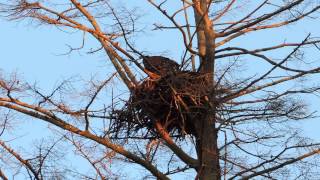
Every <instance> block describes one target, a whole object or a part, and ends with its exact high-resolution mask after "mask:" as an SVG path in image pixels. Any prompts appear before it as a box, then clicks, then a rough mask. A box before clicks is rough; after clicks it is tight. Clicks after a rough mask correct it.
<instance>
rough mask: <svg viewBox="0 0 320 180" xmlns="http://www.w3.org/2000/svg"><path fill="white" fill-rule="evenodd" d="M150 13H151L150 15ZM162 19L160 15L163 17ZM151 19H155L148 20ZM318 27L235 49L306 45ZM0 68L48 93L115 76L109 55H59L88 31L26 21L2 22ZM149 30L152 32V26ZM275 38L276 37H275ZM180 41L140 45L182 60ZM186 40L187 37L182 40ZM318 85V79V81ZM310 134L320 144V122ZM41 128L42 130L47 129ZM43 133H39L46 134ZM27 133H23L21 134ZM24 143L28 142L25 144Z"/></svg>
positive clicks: (151, 38)
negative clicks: (73, 82)
mask: <svg viewBox="0 0 320 180" xmlns="http://www.w3.org/2000/svg"><path fill="white" fill-rule="evenodd" d="M149 8H151V7H149ZM146 15H151V14H148V13H147V11H146ZM156 16H159V14H157V15H156ZM149 20H150V21H151V20H152V18H150V19H148V21H149ZM317 22H318V23H314V22H311V21H305V22H304V23H303V24H297V25H295V26H289V27H287V28H281V29H279V30H276V31H274V32H263V33H258V34H256V35H253V36H250V37H249V36H248V37H245V38H247V39H246V41H243V40H242V39H240V40H237V41H234V42H233V44H235V45H238V46H239V45H240V44H241V45H243V46H246V47H252V48H253V47H257V46H259V47H260V46H261V47H264V46H267V45H269V44H273V42H276V41H277V42H282V41H283V40H284V39H287V40H289V41H295V40H296V41H301V40H302V39H303V37H304V36H305V35H306V34H307V33H308V32H310V31H313V32H314V33H316V34H317V35H318V37H319V35H320V32H319V30H317V28H318V26H319V20H317ZM0 24H1V29H0V32H1V33H0V40H1V43H0V52H1V53H0V69H1V70H2V72H4V73H5V74H7V73H10V72H17V73H18V74H19V75H20V77H21V78H22V79H24V80H26V81H28V82H30V83H32V82H37V83H38V84H39V85H40V87H41V88H42V89H43V90H47V91H50V90H51V89H52V88H54V86H55V85H56V84H57V83H59V82H60V81H61V80H63V79H64V78H68V77H72V76H73V77H81V78H83V79H88V78H90V77H91V76H94V75H97V76H99V77H102V78H103V77H105V75H107V74H108V72H109V65H110V63H109V62H107V59H106V57H105V56H104V54H103V53H97V54H94V55H87V54H86V53H84V52H81V53H78V52H74V53H72V54H70V55H65V56H59V55H58V54H62V53H64V52H67V51H68V48H67V46H66V44H70V45H73V46H75V47H77V46H79V45H80V44H81V36H82V33H80V32H75V33H73V34H67V33H65V32H62V31H60V30H58V29H56V28H54V27H49V26H40V27H37V26H34V25H29V24H27V23H25V22H19V23H17V22H7V21H4V20H0ZM147 28H150V26H148V27H147ZM270 35H272V36H273V35H274V36H273V37H271V36H270ZM176 37H180V36H179V35H177V34H176V33H175V32H173V31H170V32H169V35H168V32H163V33H161V34H159V35H157V36H156V35H154V34H153V33H149V34H146V35H145V36H139V41H138V42H137V44H138V46H139V47H141V48H142V49H143V50H147V51H150V52H153V53H160V52H167V53H166V54H167V55H168V56H169V57H171V58H176V59H178V58H180V57H181V55H182V54H181V52H179V46H180V45H179V44H180V42H179V41H173V39H175V38H176ZM179 39H180V40H181V37H180V38H179ZM95 45H96V44H95V43H94V42H91V41H90V42H89V44H88V45H87V48H90V47H91V46H95ZM312 53H313V54H312V56H314V58H315V61H316V60H317V61H319V60H320V58H319V57H320V53H319V52H312ZM313 80H314V81H317V80H316V79H313ZM307 102H310V104H311V106H310V107H311V109H312V110H318V106H317V104H319V103H318V102H319V99H316V98H314V97H309V98H307ZM29 123H30V124H29V125H31V126H37V127H38V126H39V125H38V124H36V123H33V122H30V121H29ZM299 123H300V124H301V127H302V129H303V130H304V132H305V133H304V134H305V135H306V136H308V137H312V138H314V139H315V140H318V141H320V133H318V127H320V122H319V119H313V120H308V121H306V122H299ZM45 126H46V125H45V124H41V125H40V126H39V128H40V129H41V128H42V127H45ZM40 132H41V131H40V130H39V134H40ZM21 134H23V133H21ZM21 143H22V142H21Z"/></svg>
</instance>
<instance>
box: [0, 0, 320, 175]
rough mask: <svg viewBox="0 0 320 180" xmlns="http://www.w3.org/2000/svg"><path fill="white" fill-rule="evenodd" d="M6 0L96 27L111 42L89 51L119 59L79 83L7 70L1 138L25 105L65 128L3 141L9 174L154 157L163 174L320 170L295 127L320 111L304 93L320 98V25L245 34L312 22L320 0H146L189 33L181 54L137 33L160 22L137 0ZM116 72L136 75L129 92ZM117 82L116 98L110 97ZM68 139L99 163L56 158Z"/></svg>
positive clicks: (23, 17) (129, 78) (23, 12)
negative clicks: (43, 81) (48, 136)
mask: <svg viewBox="0 0 320 180" xmlns="http://www.w3.org/2000/svg"><path fill="white" fill-rule="evenodd" d="M0 2H1V3H0V12H1V14H2V15H3V17H4V18H7V19H8V20H12V21H30V22H31V23H36V24H38V25H47V26H54V27H57V28H60V29H63V30H65V31H69V30H78V31H80V32H83V34H84V35H85V34H89V35H90V36H92V37H93V38H94V39H95V40H96V41H97V42H98V43H99V47H97V48H96V49H94V48H93V49H91V50H90V51H89V52H88V53H91V54H92V53H97V52H103V53H104V54H105V56H106V57H107V59H108V61H110V62H111V63H112V65H113V66H112V68H114V72H111V73H110V76H109V77H108V78H106V79H105V80H102V81H97V80H95V79H91V80H90V81H89V83H85V84H84V87H83V88H81V89H79V90H77V89H76V87H79V84H77V86H73V85H74V82H72V80H65V81H63V82H62V83H61V84H60V85H59V86H57V87H56V88H55V89H54V90H53V91H52V92H51V93H49V94H47V93H43V92H42V91H41V90H40V89H39V88H37V85H34V84H30V83H27V82H21V80H19V78H17V76H16V75H14V74H13V75H9V76H5V75H1V76H0V106H1V112H2V116H1V127H2V131H1V139H3V138H4V137H5V134H6V133H10V132H11V131H12V129H14V126H13V125H12V124H11V123H12V120H14V119H15V118H17V116H19V115H21V114H22V115H24V116H28V117H32V118H33V119H34V120H41V121H44V122H46V123H48V124H50V125H51V126H49V128H50V129H51V130H52V132H53V135H54V136H55V137H56V138H54V140H52V141H50V143H45V144H41V143H40V145H39V146H36V147H35V149H36V150H37V151H36V152H37V153H32V154H31V155H30V154H29V155H28V154H27V153H26V152H24V151H22V150H14V149H12V148H11V147H9V145H8V144H7V143H9V142H6V141H5V140H0V145H1V151H0V153H1V156H0V158H1V163H2V164H3V166H2V165H1V166H0V167H1V168H0V176H1V177H2V178H3V179H8V177H9V175H8V174H6V172H7V171H6V170H8V169H11V170H8V172H10V173H11V172H12V173H13V175H15V174H24V175H26V177H27V178H30V179H47V178H55V179H61V178H68V177H69V178H71V176H73V177H75V176H77V177H80V178H84V179H108V178H110V179H112V178H121V176H125V175H124V174H122V173H121V172H119V171H118V173H119V174H117V172H116V171H117V168H110V164H117V163H119V164H129V165H130V166H132V167H138V166H136V165H139V166H142V167H143V168H144V169H145V170H144V175H141V178H143V177H144V178H156V179H170V178H174V177H182V176H183V175H186V174H187V175H188V176H189V175H190V176H193V178H195V179H201V180H202V179H222V178H224V179H250V178H256V177H259V178H265V179H293V178H296V179H300V178H310V177H317V176H319V174H318V170H319V169H318V165H317V161H318V158H317V154H319V152H320V146H319V144H318V143H316V142H313V141H312V140H310V139H308V138H306V137H303V136H301V135H300V134H299V130H298V129H296V128H295V127H294V126H293V125H294V124H295V123H296V122H298V123H300V121H302V120H308V119H311V118H315V117H317V114H316V113H315V112H312V111H311V112H310V111H309V110H308V106H307V101H305V100H304V98H305V97H310V96H312V97H317V96H316V95H317V93H318V92H319V88H320V85H319V84H317V81H316V80H315V79H316V78H317V76H318V75H319V73H320V64H319V62H317V58H316V57H317V56H316V54H318V53H319V52H318V51H319V50H320V49H319V43H320V39H319V38H318V37H317V35H318V34H314V33H315V32H308V34H306V35H305V37H302V36H301V35H302V34H299V37H302V38H301V39H300V40H297V39H295V41H296V42H294V41H288V42H287V41H285V42H283V43H277V42H274V44H273V42H269V43H272V44H273V45H271V46H261V44H259V45H258V43H257V45H254V46H253V48H247V47H246V45H245V43H243V44H239V43H235V42H239V41H240V42H244V41H246V39H248V38H249V37H250V36H254V35H256V34H259V33H262V32H263V36H265V35H268V34H269V36H277V34H276V31H273V30H277V29H281V28H284V27H287V26H290V27H296V26H298V25H299V24H303V23H306V21H313V22H315V23H319V21H318V20H317V18H318V16H319V9H320V4H319V2H316V1H313V0H286V1H284V0H283V1H281V0H258V1H250V0H247V1H235V0H181V1H167V0H162V1H156V0H145V1H141V2H140V1H139V3H137V4H136V6H139V5H141V6H143V7H145V6H147V7H148V8H149V9H148V10H146V9H144V11H150V13H152V15H153V16H157V18H153V22H151V24H150V25H153V28H152V29H150V31H151V32H155V33H157V32H162V33H168V32H170V31H175V32H177V33H178V34H179V35H180V36H179V37H177V39H175V41H181V42H180V44H181V52H182V58H181V61H176V62H174V61H172V60H170V59H168V58H164V57H162V56H160V55H157V56H148V55H149V54H148V52H145V51H144V48H141V47H140V48H139V46H138V45H136V44H135V43H134V40H135V38H137V34H144V33H148V29H146V28H144V27H142V26H141V24H140V22H141V21H140V18H142V17H141V14H139V7H138V8H136V7H133V6H132V2H128V1H112V0H92V1H82V0H66V1H63V2H61V1H45V0H42V1H26V0H10V1H9V0H7V1H5V0H4V1H0ZM140 8H142V7H140ZM142 19H143V18H142ZM148 23H149V22H148ZM260 36H261V35H260ZM180 37H182V38H180ZM297 37H298V36H297ZM163 38H166V36H165V35H163ZM280 38H281V37H280ZM283 38H284V39H285V37H283ZM270 39H272V38H270ZM86 41H87V39H86V36H84V37H83V42H82V44H81V46H80V48H75V47H71V46H70V47H69V51H68V52H67V53H66V54H71V53H72V52H73V51H81V50H83V47H84V46H85V43H86ZM168 41H172V39H168ZM257 41H258V40H257ZM145 46H147V45H145ZM259 46H261V47H259ZM157 51H159V50H158V49H157ZM308 53H311V54H313V55H312V57H310V56H308V55H307V54H308ZM141 59H143V63H142V62H141ZM177 63H179V64H177ZM244 69H245V71H246V72H243V71H244ZM116 77H119V78H120V81H121V82H122V83H123V84H124V85H125V87H126V89H127V92H128V93H126V94H125V95H119V96H118V95H114V94H113V91H110V89H111V87H110V86H109V85H111V84H112V83H114V82H115V81H117V80H116ZM119 86H121V85H119ZM83 89H85V90H83ZM106 91H107V92H108V93H109V92H110V93H109V94H108V96H111V97H112V98H109V99H108V98H106V97H107V95H106V94H105V92H106ZM75 95H76V96H75ZM30 98H31V100H30ZM106 99H108V101H106ZM75 102H76V103H75ZM8 110H9V111H8ZM52 125H53V126H52ZM62 144H68V146H70V147H71V146H72V147H73V148H74V151H76V152H77V153H78V155H79V156H81V157H83V158H84V159H85V160H87V162H88V163H89V165H90V166H91V167H92V169H93V170H94V172H95V173H94V174H90V175H88V174H86V172H76V171H75V170H73V169H71V168H69V167H67V166H61V165H60V163H55V162H58V161H59V160H58V159H59V158H60V159H61V158H62V157H63V155H61V154H60V153H61V151H59V148H56V146H59V145H62ZM29 153H30V152H29ZM24 154H25V155H24ZM27 157H28V158H27ZM5 164H6V165H5ZM2 167H4V168H2ZM58 167H59V168H58ZM12 169H15V170H12ZM176 174H178V176H175V175H176Z"/></svg>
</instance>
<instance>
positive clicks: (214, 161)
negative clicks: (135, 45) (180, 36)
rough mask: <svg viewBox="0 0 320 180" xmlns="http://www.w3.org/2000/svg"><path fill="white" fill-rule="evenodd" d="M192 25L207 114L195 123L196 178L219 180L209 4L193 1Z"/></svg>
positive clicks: (212, 30)
mask: <svg viewBox="0 0 320 180" xmlns="http://www.w3.org/2000/svg"><path fill="white" fill-rule="evenodd" d="M193 2H194V12H195V13H194V14H195V23H196V25H197V40H198V49H199V54H200V68H199V72H201V73H205V74H207V75H208V78H209V84H208V88H209V91H210V94H208V98H209V101H208V104H207V107H208V112H207V113H206V114H204V115H203V116H202V118H201V119H198V120H195V121H194V122H196V123H197V124H195V127H196V131H197V137H196V138H197V144H196V149H197V154H198V159H199V162H200V166H199V168H198V169H197V171H198V175H197V178H198V179H200V180H219V179H220V176H221V175H220V164H219V150H218V141H217V140H218V131H217V129H216V127H215V124H216V118H215V114H216V103H214V102H215V100H214V99H215V90H214V89H215V83H214V61H215V32H214V26H213V23H212V21H211V20H210V18H209V16H208V12H209V11H208V8H209V6H210V5H209V4H208V2H207V1H206V0H200V1H198V0H194V1H193Z"/></svg>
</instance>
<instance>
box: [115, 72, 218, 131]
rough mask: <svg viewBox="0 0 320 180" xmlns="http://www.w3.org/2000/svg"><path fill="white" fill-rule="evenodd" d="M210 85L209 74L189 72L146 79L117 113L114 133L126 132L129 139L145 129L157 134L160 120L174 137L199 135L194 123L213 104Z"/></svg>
mask: <svg viewBox="0 0 320 180" xmlns="http://www.w3.org/2000/svg"><path fill="white" fill-rule="evenodd" d="M209 84H210V80H209V77H208V76H207V75H206V74H201V73H196V72H188V71H184V72H181V71H180V72H176V73H173V74H169V75H166V76H164V77H161V78H160V79H158V80H153V79H145V80H144V81H142V83H141V84H140V85H139V86H138V87H136V89H135V90H134V91H133V92H132V93H131V97H130V99H129V101H128V102H127V103H126V105H125V107H123V108H122V109H121V110H117V111H114V113H113V118H114V121H113V122H114V124H113V125H114V128H115V131H117V132H120V131H122V132H123V130H125V131H126V132H127V135H128V136H130V135H131V134H132V133H133V132H138V131H139V130H142V129H147V130H148V132H154V131H155V130H154V123H155V122H157V121H158V122H160V123H161V124H162V126H164V127H165V129H166V130H167V131H168V132H169V133H170V134H171V135H175V136H178V137H183V136H184V135H186V134H191V135H196V129H195V124H196V123H199V121H200V120H201V119H203V118H202V117H203V116H204V115H205V114H207V112H208V111H209V110H210V107H212V105H213V104H212V100H211V98H210V97H212V86H211V87H210V85H209ZM217 93H222V91H221V90H220V92H219V91H217V90H216V91H215V96H216V95H217ZM150 134H152V133H150Z"/></svg>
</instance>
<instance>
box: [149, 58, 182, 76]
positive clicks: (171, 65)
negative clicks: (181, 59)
mask: <svg viewBox="0 0 320 180" xmlns="http://www.w3.org/2000/svg"><path fill="white" fill-rule="evenodd" d="M143 65H144V70H145V72H146V73H147V74H148V75H149V76H150V77H151V78H152V79H158V78H160V77H163V76H166V75H168V74H172V73H174V72H177V71H179V66H180V65H179V64H178V63H176V62H175V61H173V60H171V59H169V58H166V57H162V56H144V57H143Z"/></svg>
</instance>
